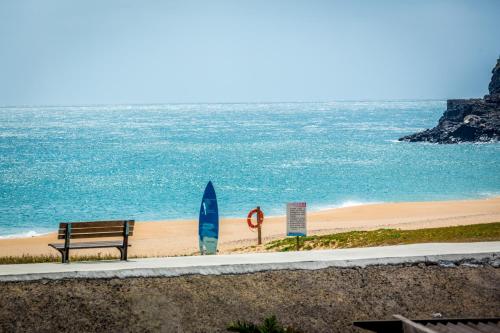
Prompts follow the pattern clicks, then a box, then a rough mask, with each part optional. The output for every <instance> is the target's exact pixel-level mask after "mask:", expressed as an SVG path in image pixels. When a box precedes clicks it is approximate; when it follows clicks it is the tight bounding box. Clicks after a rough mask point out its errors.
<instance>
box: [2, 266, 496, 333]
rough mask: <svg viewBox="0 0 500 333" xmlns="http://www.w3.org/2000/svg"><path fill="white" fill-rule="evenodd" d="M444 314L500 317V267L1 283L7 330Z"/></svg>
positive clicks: (311, 325) (321, 323) (317, 324)
mask: <svg viewBox="0 0 500 333" xmlns="http://www.w3.org/2000/svg"><path fill="white" fill-rule="evenodd" d="M448 266H454V265H453V264H449V265H448ZM436 312H439V313H441V314H442V315H443V316H445V317H475V316H480V317H486V316H500V268H495V267H493V266H492V265H489V264H485V265H479V266H476V265H470V264H463V265H459V266H456V267H443V266H438V265H431V266H426V265H424V264H418V265H407V266H405V265H398V266H371V267H367V268H328V269H323V270H315V271H307V270H297V271H271V272H261V273H254V274H243V275H223V276H199V275H194V276H182V277H174V278H129V279H110V280H109V279H108V280H106V279H71V280H57V281H52V280H51V281H49V280H42V281H34V282H8V283H1V284H0V332H225V327H226V326H227V324H228V323H229V322H231V321H235V320H238V319H243V320H249V321H260V320H262V319H263V318H264V317H266V316H269V315H273V314H275V315H276V316H277V318H278V320H279V321H280V322H281V323H283V324H285V325H291V326H294V327H295V328H299V329H301V330H302V331H304V332H362V330H361V329H356V328H353V327H352V321H353V320H363V319H389V318H390V317H391V315H392V314H396V313H398V314H402V315H404V316H407V317H411V318H418V317H423V318H429V317H431V316H432V314H433V313H436Z"/></svg>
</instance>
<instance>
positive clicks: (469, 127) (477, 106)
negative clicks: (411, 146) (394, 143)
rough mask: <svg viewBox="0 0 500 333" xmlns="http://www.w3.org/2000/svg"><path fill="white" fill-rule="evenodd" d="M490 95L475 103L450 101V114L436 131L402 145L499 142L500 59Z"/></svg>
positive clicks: (427, 132)
mask: <svg viewBox="0 0 500 333" xmlns="http://www.w3.org/2000/svg"><path fill="white" fill-rule="evenodd" d="M492 73H493V76H492V78H491V82H490V84H489V86H488V90H489V95H486V96H484V98H475V99H449V100H448V103H447V107H446V111H445V112H444V114H443V116H442V117H441V118H440V119H439V123H438V125H437V126H436V127H434V128H432V129H427V130H425V131H423V132H419V133H415V134H412V135H408V136H404V137H402V138H400V139H399V141H408V142H418V141H423V142H432V143H460V142H496V141H498V140H499V139H500V58H499V59H498V60H497V64H496V66H495V68H493V71H492Z"/></svg>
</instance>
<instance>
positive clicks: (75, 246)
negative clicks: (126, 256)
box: [49, 241, 131, 249]
mask: <svg viewBox="0 0 500 333" xmlns="http://www.w3.org/2000/svg"><path fill="white" fill-rule="evenodd" d="M49 246H52V247H53V248H55V249H64V243H52V244H49ZM117 246H119V247H121V246H123V242H121V241H115V242H85V243H71V244H70V246H69V248H70V249H95V248H100V247H117ZM128 246H131V245H130V244H129V245H128Z"/></svg>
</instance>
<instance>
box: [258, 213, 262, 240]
mask: <svg viewBox="0 0 500 333" xmlns="http://www.w3.org/2000/svg"><path fill="white" fill-rule="evenodd" d="M260 214H261V212H260V206H257V219H259V218H260ZM257 244H258V245H261V244H262V223H257Z"/></svg>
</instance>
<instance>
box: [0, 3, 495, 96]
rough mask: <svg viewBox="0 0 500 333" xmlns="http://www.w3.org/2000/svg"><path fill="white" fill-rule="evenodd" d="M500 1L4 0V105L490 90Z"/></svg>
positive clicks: (0, 32)
mask: <svg viewBox="0 0 500 333" xmlns="http://www.w3.org/2000/svg"><path fill="white" fill-rule="evenodd" d="M499 17H500V1H498V0H492V1H477V0H471V1H457V0H449V1H440V0H428V1H425V0H424V1H422V0H418V1H404V0H403V1H402V0H397V1H384V0H378V1H332V0H327V1H319V0H318V1H314V0H303V1H272V0H262V1H258V0H257V1H255V0H254V1H238V0H228V1H218V0H212V1H204V0H200V1H189V0H188V1H186V0H182V1H148V0H141V1H125V0H120V1H115V0H106V1H102V0H96V1H92V0H82V1H68V0H60V1H51V0H43V1H42V0H33V1H23V0H0V105H41V104H43V105H69V104H73V105H75V104H103V103H106V104H115V103H168V102H255V101H256V102H265V101H270V102H274V101H332V100H346V99H441V98H459V97H479V96H482V95H484V94H485V93H486V92H487V85H488V82H489V80H490V77H491V68H492V67H493V65H494V63H495V61H496V58H497V57H498V56H499V55H500V19H499Z"/></svg>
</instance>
